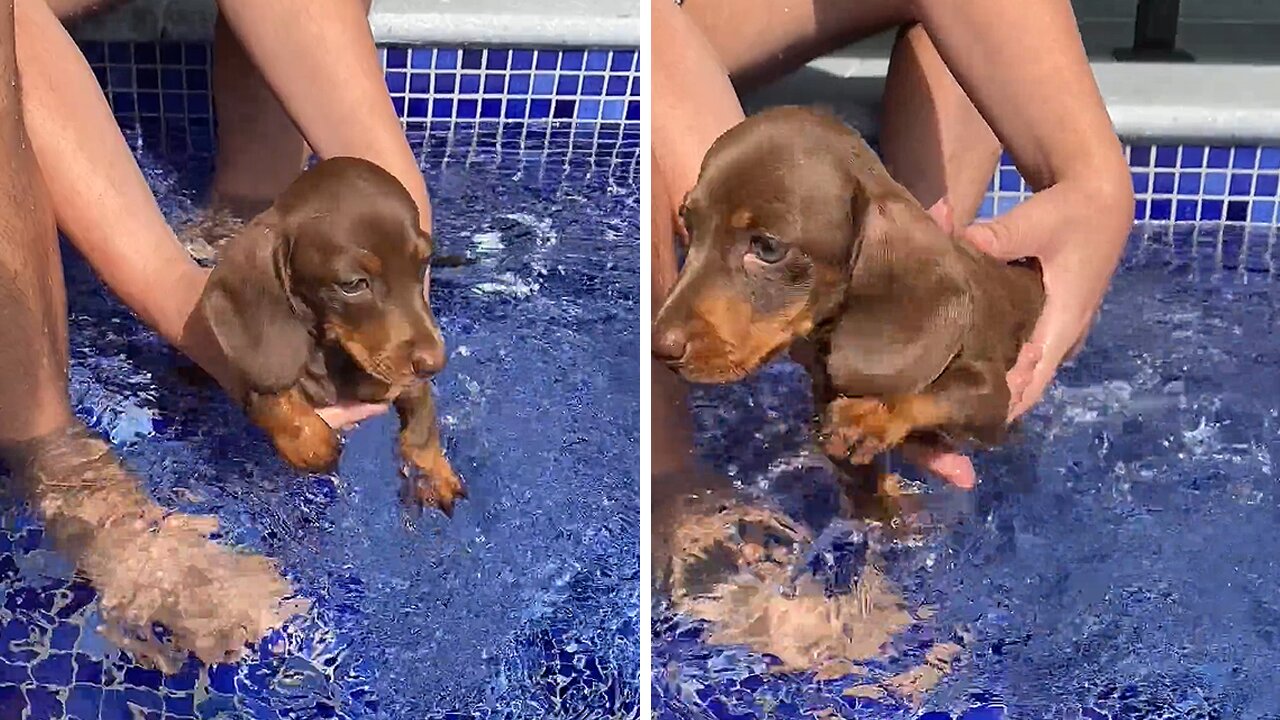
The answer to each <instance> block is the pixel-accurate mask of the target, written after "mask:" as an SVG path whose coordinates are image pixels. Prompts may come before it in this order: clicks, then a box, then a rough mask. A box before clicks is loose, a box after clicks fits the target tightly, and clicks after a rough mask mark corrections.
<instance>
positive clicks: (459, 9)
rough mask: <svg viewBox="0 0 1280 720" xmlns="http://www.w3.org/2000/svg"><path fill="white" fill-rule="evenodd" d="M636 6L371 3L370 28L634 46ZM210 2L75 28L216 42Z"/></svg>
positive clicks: (389, 34)
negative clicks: (211, 39)
mask: <svg viewBox="0 0 1280 720" xmlns="http://www.w3.org/2000/svg"><path fill="white" fill-rule="evenodd" d="M641 8H642V5H641V4H640V3H639V2H637V1H636V0H540V1H539V2H519V3H513V2H511V0H374V3H373V8H372V10H370V12H369V24H370V26H371V27H372V28H373V33H374V38H375V39H376V40H377V41H378V42H379V43H383V44H398V43H403V44H408V45H437V44H439V45H459V44H464V43H465V44H485V45H503V46H508V47H511V46H521V47H528V46H566V47H637V46H639V44H640V32H641V23H642V15H641ZM216 17H217V10H216V6H215V5H214V3H213V2H212V0H135V1H134V2H130V3H128V4H126V5H124V6H123V7H121V8H119V9H117V10H114V11H112V12H109V13H104V14H102V15H98V16H94V17H90V18H87V19H85V20H82V21H80V22H77V23H76V24H75V26H74V27H73V34H74V35H75V36H76V37H77V38H78V39H81V40H134V41H147V40H177V41H199V40H209V39H210V38H212V37H213V22H214V19H215V18H216Z"/></svg>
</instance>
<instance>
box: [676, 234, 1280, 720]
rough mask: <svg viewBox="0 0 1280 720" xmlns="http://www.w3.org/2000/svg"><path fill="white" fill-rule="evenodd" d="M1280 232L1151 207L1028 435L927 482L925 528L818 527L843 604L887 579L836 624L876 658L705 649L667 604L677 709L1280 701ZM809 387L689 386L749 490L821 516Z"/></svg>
mask: <svg viewBox="0 0 1280 720" xmlns="http://www.w3.org/2000/svg"><path fill="white" fill-rule="evenodd" d="M1276 235H1277V232H1276V229H1275V228H1273V227H1265V226H1250V227H1246V226H1226V227H1224V226H1222V225H1218V224H1200V225H1176V226H1171V225H1168V224H1164V225H1158V226H1145V225H1139V226H1138V227H1137V229H1135V231H1134V233H1133V235H1132V236H1131V238H1130V245H1129V248H1128V252H1127V254H1126V257H1125V259H1124V261H1123V265H1122V269H1121V271H1120V273H1119V274H1118V275H1117V277H1116V279H1115V282H1114V285H1113V289H1112V291H1111V293H1110V295H1109V297H1108V299H1107V301H1106V304H1105V306H1104V311H1103V314H1102V316H1101V319H1100V321H1099V322H1098V325H1097V327H1096V329H1095V331H1094V334H1093V335H1092V338H1091V340H1090V342H1089V345H1088V347H1087V349H1086V351H1085V352H1084V353H1083V354H1082V355H1080V356H1079V358H1078V359H1077V360H1076V361H1075V362H1074V363H1072V364H1071V365H1069V366H1068V367H1066V368H1064V369H1063V371H1062V373H1061V375H1060V378H1059V382H1058V384H1057V386H1056V388H1055V389H1054V390H1053V391H1052V392H1051V393H1050V394H1049V396H1048V397H1047V398H1046V400H1045V402H1043V403H1042V404H1041V405H1040V406H1039V407H1038V408H1037V409H1036V410H1035V411H1033V412H1032V413H1031V415H1030V417H1029V419H1028V420H1027V422H1026V424H1025V427H1024V429H1023V432H1022V433H1021V436H1022V438H1021V439H1020V440H1019V441H1016V442H1015V443H1014V444H1012V445H1011V446H1009V447H1007V448H1005V449H1003V450H1000V451H998V452H995V453H991V454H988V455H984V456H982V457H980V458H979V459H978V460H977V465H978V470H979V474H980V476H981V477H982V482H981V484H980V485H979V487H978V488H977V489H976V490H975V491H974V492H972V493H965V492H961V491H956V490H951V489H943V488H940V487H936V486H933V485H929V486H927V490H926V494H925V495H924V497H923V503H922V504H923V506H924V510H923V511H922V512H921V514H920V515H918V516H917V518H918V520H919V522H920V524H921V526H922V527H921V529H919V530H918V531H917V532H916V533H915V537H914V541H913V542H899V543H890V542H888V541H886V540H883V538H881V539H879V540H877V539H876V538H875V536H873V538H872V541H871V542H870V543H869V544H868V543H867V542H866V541H864V540H861V539H859V538H858V537H857V536H856V533H852V532H850V531H842V532H840V533H835V534H831V533H829V534H828V536H827V537H826V538H823V539H821V542H820V543H819V546H820V548H822V549H823V550H824V551H823V552H820V553H818V556H817V557H816V558H814V559H816V560H817V561H818V562H814V563H811V566H810V567H811V568H817V570H816V571H814V572H818V573H820V575H821V578H822V579H820V580H819V581H818V583H817V584H818V586H819V589H818V593H817V596H818V597H820V598H821V597H823V591H824V590H825V591H826V594H827V597H826V598H825V602H826V603H827V605H828V606H830V607H835V606H839V605H840V603H841V602H843V601H842V600H840V598H841V597H842V596H841V595H840V594H839V593H840V591H841V583H840V582H839V581H838V580H839V578H840V577H843V578H844V586H843V587H844V589H845V590H846V591H847V589H848V586H849V582H848V578H849V577H857V576H859V575H860V574H861V575H862V576H863V577H870V576H875V578H878V577H879V573H880V572H882V573H883V579H882V580H879V581H878V582H877V583H876V586H875V587H873V588H872V589H871V590H870V591H868V592H869V593H870V596H871V606H872V609H873V612H871V613H868V614H866V615H860V614H859V613H850V612H844V611H843V610H833V611H831V613H830V615H829V616H827V617H825V618H824V621H825V622H827V629H828V630H829V631H831V632H832V633H833V634H835V633H839V632H846V633H850V634H854V635H857V634H859V633H861V634H862V635H868V634H870V635H875V633H877V632H879V633H880V636H878V637H874V638H873V642H871V643H870V645H869V647H870V650H869V651H866V652H864V653H863V654H862V656H860V657H859V658H858V662H856V663H853V664H851V665H846V666H843V667H840V666H838V665H837V666H835V667H831V666H827V667H826V669H825V670H824V673H823V677H826V678H829V679H820V678H819V677H815V673H814V672H807V671H804V670H803V669H795V668H793V669H792V671H790V672H778V670H779V669H780V667H779V666H780V661H779V660H778V659H777V657H776V656H775V657H772V658H771V657H769V656H768V655H766V653H765V652H762V651H773V650H780V649H781V650H785V649H791V648H787V647H786V644H785V643H781V644H779V646H778V647H764V648H756V649H755V650H753V649H751V648H747V647H744V646H741V645H738V646H727V645H719V644H714V643H710V642H708V632H709V630H708V626H707V625H706V623H703V622H699V621H696V620H694V619H693V618H692V617H691V616H690V614H677V613H674V612H673V611H672V608H671V605H670V603H668V602H666V601H665V600H662V599H660V598H659V599H656V600H655V625H654V626H655V634H656V637H655V648H654V661H653V668H654V673H655V675H654V695H655V708H656V709H657V711H658V715H659V716H660V717H664V718H677V717H678V718H692V717H715V718H756V717H759V718H764V717H769V718H814V717H817V718H835V717H850V718H855V717H856V718H921V719H922V720H923V719H926V718H927V719H928V720H942V719H945V718H966V719H968V720H977V719H979V718H983V719H986V718H1000V717H1018V718H1037V719H1039V718H1089V719H1100V718H1143V719H1147V718H1233V719H1241V720H1243V719H1255V718H1275V717H1278V716H1277V712H1280V710H1277V709H1278V708H1280V690H1278V689H1277V687H1276V685H1275V683H1274V677H1275V668H1276V667H1277V666H1280V642H1278V640H1277V635H1276V632H1277V631H1276V628H1277V626H1280V602H1278V601H1277V600H1276V595H1275V586H1276V582H1277V580H1278V579H1280V513H1278V512H1277V507H1280V505H1277V488H1276V483H1275V468H1274V462H1275V458H1276V457H1277V454H1278V453H1280V435H1278V433H1277V431H1278V430H1280V416H1278V415H1277V412H1278V411H1277V404H1278V403H1277V400H1280V373H1277V372H1276V368H1277V367H1280V339H1278V338H1277V336H1276V335H1275V334H1274V331H1275V329H1276V328H1277V325H1278V321H1280V311H1278V310H1277V307H1280V285H1277V283H1276V280H1277V273H1276V269H1277V267H1278V266H1280V242H1278V241H1277V239H1276ZM808 395H809V390H808V384H807V380H806V378H805V376H804V374H803V373H802V372H801V371H800V370H799V369H798V368H797V367H796V366H794V365H792V364H790V363H777V364H775V365H773V366H771V367H769V368H768V369H767V370H766V371H765V372H764V373H763V374H762V375H761V376H760V377H758V378H756V379H754V380H752V381H750V382H748V383H744V384H741V385H738V386H731V387H724V388H715V389H709V390H699V391H698V393H697V396H696V400H695V404H696V414H697V419H698V422H699V434H698V440H699V445H700V449H701V450H702V452H703V454H704V455H705V456H706V457H708V458H709V459H712V460H713V462H714V463H715V464H716V466H717V467H718V468H719V469H720V470H721V471H722V472H724V473H727V474H729V475H730V476H731V477H732V478H733V479H734V480H735V482H736V483H737V484H738V485H739V486H740V487H741V489H742V494H743V496H744V497H746V498H749V500H750V502H751V503H752V504H755V505H760V506H773V507H777V508H780V509H781V510H782V511H785V512H786V513H787V514H788V515H790V516H791V517H792V518H794V519H795V520H796V522H797V523H798V524H800V525H801V526H804V527H807V528H812V529H814V534H818V533H819V532H821V531H822V530H823V528H824V527H826V526H827V525H828V523H829V522H830V521H831V519H832V517H833V513H834V504H833V501H834V490H833V487H832V477H831V471H830V470H828V469H827V467H826V465H825V463H824V462H823V461H821V460H818V459H817V458H814V457H813V455H812V453H811V452H810V451H809V449H808V448H809V443H810V440H809V437H808V434H807V432H806V430H805V427H806V425H805V421H806V419H807V417H808V412H809V408H810V405H809V400H808ZM657 522H658V521H657V519H655V523H657ZM724 535H725V536H726V537H729V538H730V540H729V545H730V546H732V545H733V542H734V541H735V540H734V538H733V537H732V536H731V533H725V534H724ZM868 548H870V550H868ZM704 554H705V555H706V556H707V557H709V558H711V561H712V564H715V563H716V562H718V563H719V575H717V576H716V578H715V579H716V580H718V581H719V582H721V583H725V584H728V585H734V584H742V583H743V577H744V576H742V575H739V574H735V571H733V570H731V569H730V565H732V563H734V562H736V561H737V558H736V557H732V556H730V557H728V558H727V559H726V556H724V555H716V554H715V553H714V552H706V553H704ZM867 556H874V558H875V559H874V562H873V564H874V565H875V566H876V568H877V571H871V570H867V569H866V568H867V565H866V563H867V562H868V561H867V560H866V559H865V558H866V557H867ZM823 585H825V586H826V587H825V588H824V587H822V586H823ZM833 590H834V591H835V593H836V594H835V595H834V596H831V592H832V591H833ZM713 594H714V593H713ZM775 594H776V593H775ZM717 597H718V598H720V599H723V598H726V597H728V594H727V593H724V592H719V595H718V596H717ZM724 602H729V601H728V600H725V601H724ZM736 602H739V603H740V607H746V606H747V605H746V604H745V603H742V601H741V598H740V597H739V598H737V600H736ZM776 602H777V605H780V606H781V607H782V612H785V610H786V608H787V607H788V606H787V604H786V603H787V602H788V601H786V600H782V599H779V600H777V601H776ZM753 607H756V609H757V610H758V609H759V606H758V605H757V606H753ZM797 607H798V606H797ZM921 608H925V611H924V612H921ZM773 611H774V612H778V609H777V607H774V609H773ZM886 618H888V620H887V621H886ZM749 620H750V618H746V619H743V620H742V621H741V623H740V624H747V622H748V621H749ZM841 623H844V624H843V625H842V624H841ZM868 624H877V625H878V629H877V628H876V627H871V628H869V627H867V625H868ZM809 630H812V628H810V629H809ZM803 631H805V629H804V628H800V629H798V630H797V631H796V632H797V633H802V632H803ZM812 647H816V645H814V646H810V649H812ZM864 649H865V648H864ZM815 654H817V653H815ZM837 676H838V677H837ZM923 681H928V682H923ZM913 683H914V684H913ZM904 687H906V690H904V689H903V688H904ZM915 690H919V692H914V691H915ZM913 692H914V695H913Z"/></svg>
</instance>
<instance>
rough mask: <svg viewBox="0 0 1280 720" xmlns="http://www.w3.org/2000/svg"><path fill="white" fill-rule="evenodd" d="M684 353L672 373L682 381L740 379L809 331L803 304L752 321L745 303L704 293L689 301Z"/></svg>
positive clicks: (712, 381)
mask: <svg viewBox="0 0 1280 720" xmlns="http://www.w3.org/2000/svg"><path fill="white" fill-rule="evenodd" d="M691 315H692V318H691V322H690V323H689V325H688V334H687V336H686V346H685V347H686V350H685V355H684V358H683V359H682V360H681V361H680V363H679V365H678V367H677V371H678V372H679V373H680V375H681V376H682V377H684V378H685V379H686V380H689V381H692V382H704V383H726V382H734V381H737V380H741V379H743V378H745V377H747V376H748V375H750V374H751V373H753V372H755V371H756V370H758V369H759V368H760V367H761V366H762V365H764V364H765V363H767V362H769V360H771V359H772V358H773V357H774V356H776V355H777V354H778V353H779V352H781V351H783V350H785V349H786V348H787V347H788V346H790V345H791V343H792V342H793V341H794V340H795V339H796V338H797V337H801V336H804V335H806V334H807V333H808V332H809V331H810V330H812V329H813V321H812V318H811V316H810V314H809V312H808V308H807V306H806V304H805V303H804V302H803V301H800V302H795V303H791V304H789V305H788V306H786V307H784V308H782V309H781V312H778V313H776V314H772V315H768V316H764V317H760V316H755V315H754V313H753V310H752V307H751V304H750V302H744V301H742V300H740V299H739V298H736V297H734V296H732V295H730V294H727V293H723V292H717V291H708V292H706V293H704V294H703V295H701V296H700V297H699V298H697V300H695V301H694V303H693V306H692V313H691Z"/></svg>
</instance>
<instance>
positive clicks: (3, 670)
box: [0, 658, 32, 685]
mask: <svg viewBox="0 0 1280 720" xmlns="http://www.w3.org/2000/svg"><path fill="white" fill-rule="evenodd" d="M30 682H32V679H31V666H30V665H27V664H26V663H22V662H14V661H10V660H8V659H5V658H0V685H25V684H27V683H30Z"/></svg>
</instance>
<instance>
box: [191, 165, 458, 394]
mask: <svg viewBox="0 0 1280 720" xmlns="http://www.w3.org/2000/svg"><path fill="white" fill-rule="evenodd" d="M432 249H433V248H432V240H431V236H430V234H428V233H427V232H425V231H423V230H422V229H421V227H420V226H419V224H418V209H417V206H416V205H415V203H414V202H413V198H412V197H411V196H410V195H409V193H408V192H407V191H406V190H405V189H404V187H403V186H401V185H400V183H399V182H398V181H397V180H396V179H395V178H394V177H393V176H391V175H390V174H388V173H387V172H386V171H384V170H382V169H381V168H379V167H377V166H376V165H374V164H372V163H369V162H366V161H364V160H358V159H355V158H333V159H330V160H326V161H324V162H321V163H320V164H318V165H316V166H315V167H313V168H311V169H310V170H308V171H307V172H305V173H303V175H302V176H301V177H300V178H298V180H297V181H296V182H294V183H293V185H291V186H290V187H289V188H288V189H287V190H286V191H285V192H284V193H283V194H282V195H281V196H280V197H279V198H278V199H277V201H276V203H275V205H274V206H273V207H272V208H271V209H270V210H268V211H266V212H265V213H263V214H262V215H260V216H259V217H258V218H257V219H255V220H254V221H253V223H251V224H250V226H249V227H248V228H247V229H246V231H245V232H244V233H242V234H241V235H240V236H238V237H236V238H235V239H234V240H232V241H231V242H230V243H228V246H227V248H226V250H225V253H224V256H223V258H222V259H221V261H220V262H219V264H218V266H217V268H215V270H214V273H213V276H211V278H210V280H209V283H210V285H209V288H208V289H207V290H206V292H205V297H204V299H203V302H202V306H203V307H204V309H205V310H206V316H207V318H208V321H209V325H210V326H211V327H212V328H213V331H214V334H215V336H216V337H217V338H218V340H219V342H220V343H221V345H222V346H223V349H224V351H225V352H226V354H227V356H228V357H229V358H230V359H231V361H232V363H233V364H235V365H236V367H237V369H238V370H239V371H240V372H241V374H242V375H243V376H244V377H245V379H246V380H247V382H248V383H249V385H250V386H251V387H253V388H254V389H256V390H258V391H260V392H265V391H271V390H277V389H281V388H283V387H287V386H289V385H291V384H292V383H293V382H295V381H296V379H297V377H298V375H299V372H300V370H301V367H302V365H303V363H305V362H306V360H307V358H308V356H309V355H310V353H311V351H312V349H313V347H314V343H315V342H316V341H317V340H320V341H323V342H327V343H334V344H337V345H339V346H341V347H342V349H343V350H344V351H345V352H346V353H347V354H348V355H350V357H351V358H352V359H353V360H354V361H355V362H356V363H357V364H358V365H359V366H360V367H361V369H363V370H364V371H365V372H367V373H369V374H370V375H372V376H374V377H376V378H378V379H379V380H382V381H383V382H386V383H387V384H389V385H392V386H403V385H407V384H409V383H411V382H413V380H414V379H415V378H416V377H421V376H430V375H433V374H435V373H436V372H438V371H439V370H440V369H441V368H442V367H443V366H444V361H445V354H444V353H445V346H444V339H443V338H442V337H441V334H440V330H439V327H438V326H437V324H436V320H435V317H434V315H433V314H432V312H431V308H430V306H429V305H428V303H427V300H426V282H427V275H426V273H427V269H428V261H429V259H430V257H431V252H432Z"/></svg>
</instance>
